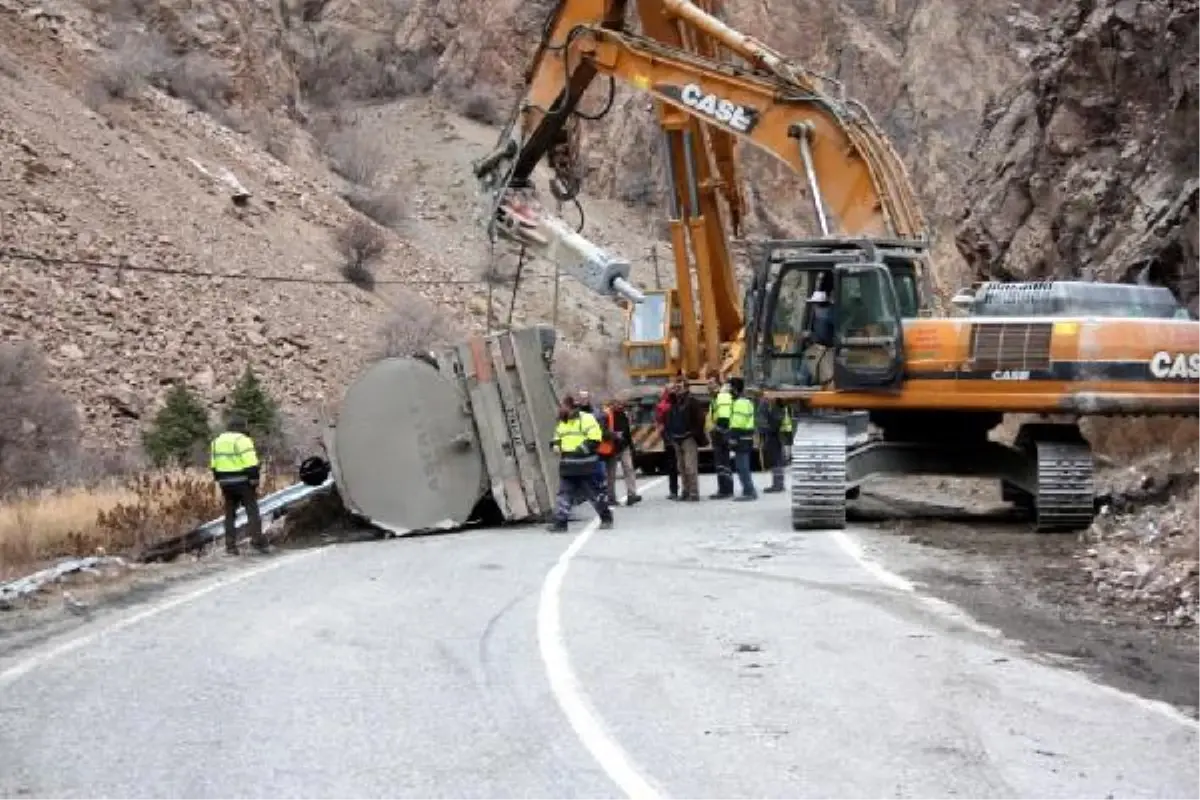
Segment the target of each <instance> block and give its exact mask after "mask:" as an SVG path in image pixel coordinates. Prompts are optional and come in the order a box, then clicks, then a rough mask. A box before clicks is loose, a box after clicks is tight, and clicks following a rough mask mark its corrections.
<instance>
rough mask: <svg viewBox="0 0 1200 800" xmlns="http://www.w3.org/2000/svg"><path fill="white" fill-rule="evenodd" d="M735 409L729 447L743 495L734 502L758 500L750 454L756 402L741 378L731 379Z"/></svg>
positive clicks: (731, 422)
mask: <svg viewBox="0 0 1200 800" xmlns="http://www.w3.org/2000/svg"><path fill="white" fill-rule="evenodd" d="M729 387H730V388H731V389H732V390H733V407H732V410H731V411H730V413H729V445H730V448H731V449H732V450H733V453H734V456H733V458H734V464H735V465H736V468H737V476H738V482H739V483H741V484H742V493H741V494H740V495H738V496H737V497H735V498H733V499H734V500H757V499H758V489H756V488H755V487H754V477H753V476H752V475H751V474H750V454H751V452H752V451H753V450H754V416H755V414H754V401H753V400H751V399H750V398H749V397H746V384H745V382H744V381H743V380H742V379H741V378H730V379H729Z"/></svg>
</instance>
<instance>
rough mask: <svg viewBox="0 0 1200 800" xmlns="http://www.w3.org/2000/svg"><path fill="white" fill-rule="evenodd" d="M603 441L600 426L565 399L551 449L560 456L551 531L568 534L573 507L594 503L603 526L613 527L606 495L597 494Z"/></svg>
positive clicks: (569, 399) (572, 399)
mask: <svg viewBox="0 0 1200 800" xmlns="http://www.w3.org/2000/svg"><path fill="white" fill-rule="evenodd" d="M601 441H603V436H602V435H601V433H600V423H599V422H597V421H596V418H595V417H594V416H592V415H591V414H589V413H588V412H586V411H584V410H582V409H581V408H580V407H579V406H578V405H576V402H575V399H574V398H573V397H570V396H568V397H566V398H564V399H563V404H562V407H561V408H560V409H559V412H558V425H557V426H555V428H554V439H553V441H552V443H551V447H552V448H553V449H554V451H555V452H557V453H558V454H559V460H558V497H557V498H556V501H555V504H554V522H553V523H552V524H551V525H550V527H549V530H551V531H554V532H559V533H561V532H565V531H566V530H567V519H568V518H569V517H570V515H571V508H572V507H573V506H574V505H575V504H576V503H578V502H588V503H591V506H592V508H594V509H595V510H596V515H597V516H598V517H600V527H601V528H604V529H606V530H607V529H608V528H611V527H612V525H613V517H612V510H611V509H609V507H608V504H607V503H606V502H605V499H604V496H603V495H601V494H597V492H596V462H598V461H599V460H600V456H599V455H597V454H596V448H598V447H599V446H600V442H601Z"/></svg>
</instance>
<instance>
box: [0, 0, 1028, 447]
mask: <svg viewBox="0 0 1200 800" xmlns="http://www.w3.org/2000/svg"><path fill="white" fill-rule="evenodd" d="M551 5H552V3H550V2H544V1H542V2H531V1H530V0H494V2H486V3H480V2H468V0H358V1H357V2H351V1H350V0H330V1H328V2H321V0H237V2H232V0H212V2H207V3H193V2H190V0H86V2H83V1H80V2H72V1H71V0H0V248H4V249H5V252H6V253H7V255H4V256H3V257H2V258H0V332H2V333H3V337H4V339H5V340H28V341H32V342H34V343H36V344H37V345H38V346H39V348H40V349H41V350H42V351H43V352H45V353H46V354H47V356H48V357H49V358H50V364H49V367H50V371H51V374H52V376H53V377H54V379H56V380H57V381H59V382H60V383H62V384H63V385H64V386H66V387H67V389H68V391H69V393H70V395H71V396H72V397H73V398H74V399H75V400H76V401H77V403H78V405H79V407H80V411H81V413H82V416H83V419H84V423H85V425H84V427H85V429H86V430H87V431H88V432H89V434H91V435H94V436H95V437H97V438H99V439H101V440H111V439H113V438H117V439H118V440H119V439H122V438H129V437H130V436H131V434H132V433H133V432H135V431H136V430H137V429H138V428H140V427H142V426H144V425H145V424H146V421H147V419H148V417H149V415H151V414H152V413H153V411H154V408H155V406H156V405H157V403H158V402H159V401H160V399H161V397H162V396H163V394H164V393H165V390H166V387H167V386H169V385H170V384H171V383H172V382H175V381H186V382H188V383H189V384H191V385H192V386H193V387H194V388H196V389H198V390H199V391H200V392H201V393H202V394H203V395H204V396H205V397H206V399H207V400H208V401H209V402H210V403H211V404H212V405H213V406H214V407H216V406H218V405H219V404H220V402H221V400H222V398H223V396H224V394H225V392H226V391H227V390H228V388H229V387H230V385H231V384H232V382H233V380H234V379H235V377H236V374H237V373H239V372H240V371H241V368H242V367H243V366H244V365H245V364H251V365H253V366H254V367H255V368H256V370H257V371H258V372H259V373H260V374H261V375H263V376H264V377H265V378H266V379H267V381H268V383H269V385H270V386H271V387H272V388H273V389H274V390H275V391H276V392H277V394H280V395H282V397H281V399H282V400H283V401H284V404H285V406H286V407H287V408H288V409H289V410H291V411H293V412H295V413H298V414H299V413H305V414H308V413H310V412H311V411H312V410H313V409H314V407H318V406H327V405H332V404H334V403H336V400H337V398H338V397H340V394H341V391H342V389H343V387H344V386H345V384H346V382H347V381H348V380H350V379H352V378H353V376H354V374H355V372H356V371H357V370H358V369H359V368H360V366H361V365H362V364H363V363H364V361H365V360H366V359H368V358H370V357H372V355H373V354H374V353H376V352H377V351H378V347H379V337H378V335H377V331H378V330H379V328H380V327H381V326H382V325H383V324H384V323H385V322H386V321H387V320H388V319H389V317H392V316H394V315H395V314H396V313H397V312H398V311H399V312H405V311H406V310H407V309H411V308H412V307H414V305H415V304H417V303H419V302H426V303H429V304H432V305H433V307H435V308H437V309H441V310H444V311H445V312H446V313H444V314H443V315H442V316H443V318H445V319H451V320H453V321H454V322H455V323H457V324H459V326H460V327H463V328H474V329H479V328H482V327H484V326H485V324H486V321H487V319H488V317H489V314H490V315H491V317H492V318H493V319H498V320H500V321H501V322H504V321H506V320H507V319H508V316H509V313H510V298H511V297H512V295H511V287H509V286H505V287H502V288H501V289H500V291H498V292H496V293H494V295H493V293H491V292H490V291H489V288H488V286H487V285H485V284H484V283H482V282H481V281H480V280H479V275H480V267H481V266H482V265H483V264H484V262H485V261H486V260H487V259H488V255H487V249H486V245H485V244H484V243H483V240H482V236H481V235H480V234H479V230H478V228H477V226H476V224H475V221H474V219H473V211H474V209H473V184H472V181H471V180H470V171H469V169H470V162H471V160H472V159H473V158H477V157H479V156H481V155H483V154H484V153H485V152H487V150H488V149H489V148H490V147H491V146H492V144H493V143H494V141H495V136H496V123H497V122H498V121H500V120H501V119H502V118H503V117H504V116H506V114H507V111H508V109H509V104H510V103H511V102H512V100H513V99H514V98H515V95H516V92H517V91H518V88H519V84H520V80H521V76H522V73H523V71H524V69H525V67H526V63H527V60H528V57H529V55H530V53H531V51H532V49H533V48H534V47H535V46H536V42H537V40H538V36H539V33H540V30H541V26H542V24H543V21H544V19H545V17H546V14H547V12H548V11H549V8H550V6H551ZM1048 5H1051V3H1050V0H1021V2H1019V3H1014V4H1009V5H1006V6H1003V7H1001V6H998V5H996V4H991V3H984V2H981V0H969V2H957V3H952V2H949V0H842V2H835V3H828V2H820V1H819V0H798V1H797V2H783V0H761V1H760V2H748V1H747V0H730V2H728V3H727V7H728V12H727V17H728V21H729V22H730V23H731V24H732V25H734V26H736V27H738V28H739V29H741V30H744V31H746V32H747V33H750V34H752V35H755V36H759V37H761V38H762V39H763V40H764V41H767V42H769V43H770V44H771V45H772V46H774V47H775V48H777V49H779V50H781V51H784V52H786V53H788V54H789V55H791V56H792V57H794V58H795V59H797V60H798V61H800V62H802V63H804V64H805V65H806V66H808V67H810V68H812V69H815V70H819V71H823V72H825V73H828V74H830V75H834V76H836V77H838V78H840V79H841V80H842V81H844V82H845V84H846V88H847V92H848V94H850V95H851V96H854V97H856V98H858V99H860V100H862V101H863V102H864V103H865V104H866V105H867V106H868V107H869V108H870V109H871V110H872V112H873V113H874V114H875V115H876V117H877V119H878V120H879V121H880V122H881V123H882V124H883V125H884V127H885V128H886V129H887V130H888V131H889V132H890V134H891V136H892V137H893V138H894V140H895V142H896V145H897V147H898V149H899V150H900V152H901V154H902V156H903V157H904V158H905V160H906V161H907V163H908V165H909V169H910V173H911V175H912V178H913V181H914V183H915V184H916V186H917V189H918V191H919V193H920V194H921V196H922V197H923V198H924V200H925V202H926V207H927V211H928V216H929V217H930V220H931V222H933V224H934V227H935V229H936V230H937V231H943V232H944V231H945V230H947V226H948V225H949V224H950V223H951V222H952V221H953V219H954V216H955V210H956V209H957V207H958V206H957V202H956V195H957V193H958V190H959V189H960V188H961V185H962V183H961V180H962V179H961V176H962V175H963V174H964V169H963V168H964V166H965V164H966V152H967V149H968V146H969V143H970V142H971V141H972V140H973V137H974V135H975V131H976V127H977V125H978V122H979V120H980V119H981V118H982V116H983V112H984V110H985V108H986V107H988V105H989V101H990V100H992V99H993V98H994V97H995V96H996V95H997V94H998V93H999V92H1000V91H1002V90H1003V89H1004V88H1005V87H1006V86H1007V85H1009V84H1010V83H1012V82H1013V81H1015V80H1017V79H1018V78H1019V77H1020V76H1021V75H1022V74H1023V70H1024V66H1023V64H1024V61H1025V59H1026V57H1027V53H1026V49H1028V48H1030V47H1031V43H1032V41H1033V40H1032V39H1031V38H1030V31H1036V30H1037V29H1038V26H1037V24H1036V22H1037V20H1038V19H1039V18H1040V15H1041V14H1042V13H1043V11H1044V10H1045V7H1046V6H1048ZM968 19H969V20H970V22H969V24H968V22H967V20H968ZM596 88H597V89H598V90H599V89H603V88H604V87H602V86H597V87H596ZM582 135H583V142H584V151H585V153H586V157H587V162H588V163H587V169H588V178H587V180H586V183H585V195H584V196H583V198H582V199H583V201H584V206H585V208H586V211H587V220H588V227H587V230H586V233H587V235H588V236H589V237H591V238H593V239H594V240H595V241H597V242H598V243H600V244H601V245H604V246H609V247H611V248H612V249H614V250H616V251H618V252H620V253H622V254H623V255H625V256H627V257H629V258H631V259H632V260H634V262H635V269H636V270H638V276H639V278H640V279H642V280H645V281H647V282H649V281H650V280H651V277H650V275H651V274H652V273H651V267H650V265H649V263H647V262H648V258H647V254H648V252H649V250H650V245H651V244H652V243H653V242H654V233H655V228H656V224H655V223H656V222H658V221H659V220H660V219H661V216H662V212H661V204H660V202H659V195H660V192H661V183H660V185H659V187H655V186H654V185H653V183H648V182H647V181H646V179H645V176H646V175H647V174H651V175H654V174H656V173H657V172H658V163H657V148H656V140H655V133H654V126H653V118H652V114H651V112H650V111H649V109H648V107H647V103H646V100H645V98H644V97H640V96H636V95H634V94H632V93H631V92H629V91H626V90H619V91H618V93H617V97H616V102H615V104H614V107H613V109H612V111H611V112H610V113H609V114H608V115H607V116H606V117H605V118H604V119H603V120H602V121H600V122H597V123H589V124H587V127H586V129H585V131H584V132H583V134H582ZM756 155H757V154H756V153H753V152H747V153H746V159H745V166H744V171H743V172H744V177H745V180H746V183H747V184H748V186H749V187H750V188H751V191H750V192H749V194H750V197H751V200H752V203H753V205H754V223H755V224H756V225H757V229H755V228H754V227H753V226H752V229H751V233H756V232H759V233H761V232H764V231H771V232H774V233H803V232H806V231H811V230H813V227H814V226H813V225H812V224H810V222H809V215H810V212H809V208H808V206H807V204H806V202H805V201H804V199H803V197H802V195H801V194H800V193H799V192H798V191H797V188H798V186H799V182H798V181H797V180H796V179H795V176H791V175H785V174H783V173H781V172H780V170H779V169H778V168H777V167H776V166H775V165H774V164H772V163H770V162H769V161H768V160H767V159H765V158H760V157H756ZM331 165H332V167H333V169H332V170H331V169H330V167H331ZM225 170H229V171H230V172H232V174H234V175H235V176H236V178H237V180H238V181H240V183H241V184H242V185H244V186H245V188H246V189H247V190H248V192H249V195H250V196H249V198H248V199H243V200H235V199H234V197H233V196H231V194H230V191H229V188H228V186H227V185H226V184H224V183H223V182H222V181H221V180H220V176H221V175H222V174H223V172H224V171H225ZM364 182H365V183H369V184H371V185H370V187H368V188H370V191H371V192H372V193H373V194H372V198H369V199H373V201H378V200H379V198H380V197H381V196H383V197H385V198H386V199H389V202H391V203H392V204H393V205H399V206H403V214H402V215H400V216H402V217H403V220H401V221H394V220H393V221H388V222H384V223H381V224H380V225H378V226H376V232H377V234H378V235H379V236H382V237H384V240H385V241H386V245H387V247H386V253H385V254H384V255H383V256H382V257H381V258H380V259H379V261H378V263H377V265H376V277H377V278H378V279H379V281H380V282H379V285H378V286H377V287H376V289H375V290H374V291H364V290H362V289H359V288H355V287H353V286H349V285H345V284H341V283H338V281H339V280H340V272H339V268H340V265H341V264H342V263H344V261H345V252H344V248H343V247H342V246H341V245H340V243H339V239H338V233H339V231H341V230H343V229H344V228H345V227H346V226H348V225H349V224H351V223H353V222H355V221H356V220H358V221H362V220H363V219H364V215H365V216H370V213H373V212H371V211H370V209H367V207H366V205H364V203H363V202H361V199H362V192H363V190H364V186H363V185H358V186H356V185H355V184H356V183H357V184H363V183H364ZM355 192H358V193H359V194H358V195H357V197H358V201H355V197H356V195H355ZM376 204H377V203H376ZM364 209H366V210H364ZM397 213H399V212H397ZM373 218H375V219H376V221H378V214H376V215H375V217H373ZM948 241H949V240H948V239H947V238H946V237H945V236H943V237H942V241H941V248H940V251H941V252H942V254H943V255H946V251H947V249H948V248H947V247H946V243H947V242H948ZM949 249H951V250H952V248H949ZM14 252H19V253H25V254H29V255H31V256H33V257H34V258H25V257H24V256H18V255H14ZM658 252H659V254H660V255H662V253H663V246H662V243H661V242H659V251H658ZM952 255H953V258H951V259H949V261H948V262H947V264H949V266H948V271H949V272H954V271H955V269H954V266H953V263H957V261H956V260H957V258H958V257H957V255H956V254H952ZM36 257H43V260H37V258H36ZM64 261H65V262H69V263H64ZM81 262H89V263H81ZM91 262H96V263H99V264H107V265H114V264H116V265H120V264H127V265H130V266H131V267H133V268H134V269H133V270H129V271H123V270H118V269H113V268H110V267H104V266H95V263H91ZM509 266H511V263H510V264H509ZM161 267H166V268H169V269H170V270H174V271H179V272H183V273H187V274H182V275H170V274H163V273H161V272H154V271H153V270H154V269H157V268H161ZM548 269H549V267H548V266H547V265H545V264H534V265H532V266H530V267H529V268H528V269H527V270H526V272H525V273H524V276H525V277H524V279H523V282H522V285H521V291H520V293H519V296H518V297H517V302H516V304H515V305H516V307H515V308H513V309H511V317H512V321H513V322H514V323H516V324H522V323H528V322H534V321H550V320H557V322H558V323H559V327H560V330H561V331H562V333H563V335H564V337H565V338H566V339H567V340H578V341H580V342H583V341H586V342H588V343H589V344H588V346H589V347H592V348H596V347H599V346H600V344H601V343H602V342H603V341H604V340H605V339H606V338H608V339H611V336H612V335H614V334H617V333H618V331H619V324H620V322H619V320H620V317H619V315H618V314H616V313H615V312H614V311H613V309H612V308H610V307H606V305H605V304H603V303H597V301H596V300H595V299H594V298H593V297H591V296H590V295H588V294H587V293H586V292H585V291H584V290H581V289H579V288H578V287H576V286H574V285H573V284H571V282H570V281H567V282H565V283H564V289H563V293H562V297H561V302H560V308H559V311H558V312H556V311H555V310H554V309H553V305H552V297H553V294H552V292H551V291H550V287H551V286H552V280H551V278H552V276H551V275H549V274H548V273H547V270H548ZM196 273H206V274H208V277H189V275H192V276H195V274H196ZM213 275H218V276H223V277H213ZM956 277H957V276H956ZM269 278H270V279H274V278H280V279H281V280H278V281H273V282H270V281H268V280H267V279H269ZM404 284H407V285H404ZM417 316H419V317H421V318H422V319H426V318H430V316H431V315H430V314H428V313H425V312H422V313H421V314H418V315H417ZM434 316H436V315H434Z"/></svg>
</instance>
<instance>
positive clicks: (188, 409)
mask: <svg viewBox="0 0 1200 800" xmlns="http://www.w3.org/2000/svg"><path fill="white" fill-rule="evenodd" d="M211 437H212V429H211V428H210V427H209V423H208V410H207V409H206V408H205V407H204V404H203V403H201V402H200V398H199V397H197V396H196V395H195V393H194V392H192V391H191V390H190V389H189V388H188V387H187V386H186V385H184V384H182V383H177V384H175V385H174V386H172V387H171V390H170V391H169V392H167V397H166V403H165V404H164V405H163V407H162V408H161V409H159V411H158V414H156V415H155V417H154V422H153V424H152V426H151V428H150V430H149V431H147V432H146V433H145V434H143V436H142V445H143V447H144V448H145V450H146V455H147V456H149V458H150V461H151V462H152V463H153V464H154V465H155V466H157V467H164V466H169V465H187V464H197V463H202V461H203V456H204V453H205V452H206V450H207V448H208V443H209V440H210V439H211Z"/></svg>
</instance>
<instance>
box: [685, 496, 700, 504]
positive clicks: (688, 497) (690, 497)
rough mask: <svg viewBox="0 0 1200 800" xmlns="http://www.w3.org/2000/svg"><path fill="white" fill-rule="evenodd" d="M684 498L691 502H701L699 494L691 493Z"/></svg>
mask: <svg viewBox="0 0 1200 800" xmlns="http://www.w3.org/2000/svg"><path fill="white" fill-rule="evenodd" d="M683 499H684V500H686V501H687V502H689V503H699V502H700V495H698V494H689V495H688V496H687V497H685V498H683Z"/></svg>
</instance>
